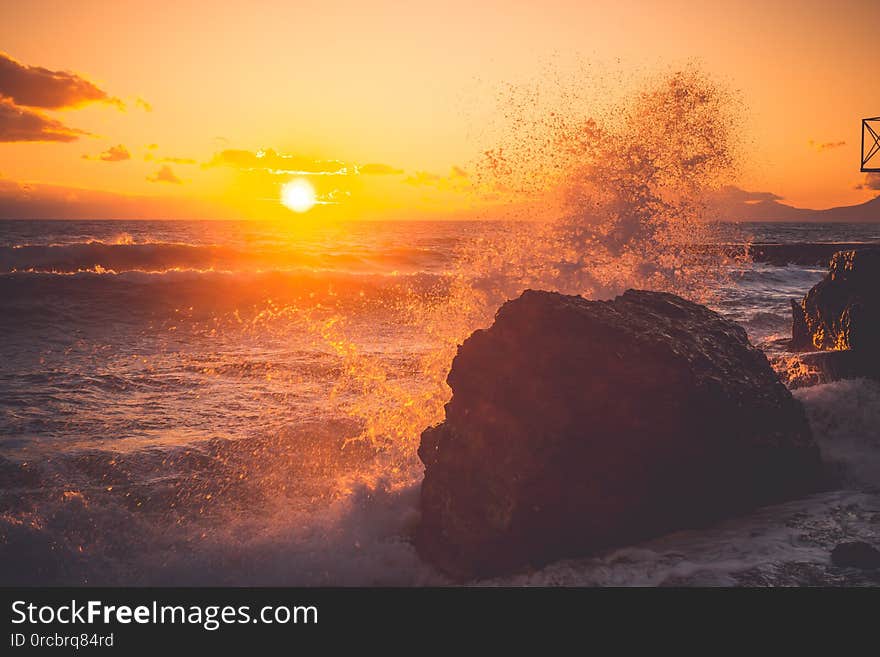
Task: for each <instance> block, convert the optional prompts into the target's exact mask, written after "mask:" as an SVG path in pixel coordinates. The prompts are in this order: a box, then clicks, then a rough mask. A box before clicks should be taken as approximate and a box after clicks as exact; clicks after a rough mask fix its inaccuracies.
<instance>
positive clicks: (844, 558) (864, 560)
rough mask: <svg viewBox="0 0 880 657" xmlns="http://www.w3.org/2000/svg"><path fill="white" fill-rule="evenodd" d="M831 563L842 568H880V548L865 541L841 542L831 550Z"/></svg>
mask: <svg viewBox="0 0 880 657" xmlns="http://www.w3.org/2000/svg"><path fill="white" fill-rule="evenodd" d="M831 563H833V564H834V565H835V566H838V567H841V568H860V569H862V570H874V569H878V568H880V550H878V549H877V548H876V547H874V546H873V545H871V544H870V543H866V542H864V541H849V542H846V543H840V544H839V545H837V546H836V547H835V548H834V549H833V550H832V551H831Z"/></svg>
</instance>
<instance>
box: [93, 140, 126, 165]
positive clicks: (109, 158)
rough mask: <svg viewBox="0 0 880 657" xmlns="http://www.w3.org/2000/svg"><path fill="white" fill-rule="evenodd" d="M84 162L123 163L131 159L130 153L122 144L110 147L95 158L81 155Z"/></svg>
mask: <svg viewBox="0 0 880 657" xmlns="http://www.w3.org/2000/svg"><path fill="white" fill-rule="evenodd" d="M83 159H84V160H101V161H102V162H123V161H124V160H130V159H131V153H129V152H128V149H127V148H126V147H125V146H123V145H122V144H118V145H116V146H111V147H110V148H108V149H107V150H106V151H104V152H103V153H101V154H100V155H98V156H96V157H90V156H88V155H83Z"/></svg>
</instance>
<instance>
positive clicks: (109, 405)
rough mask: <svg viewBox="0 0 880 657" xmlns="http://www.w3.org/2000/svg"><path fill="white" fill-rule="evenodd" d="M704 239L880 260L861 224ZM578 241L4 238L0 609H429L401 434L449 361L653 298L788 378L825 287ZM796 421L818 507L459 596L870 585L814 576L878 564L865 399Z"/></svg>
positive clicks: (824, 404)
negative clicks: (549, 307) (800, 312)
mask: <svg viewBox="0 0 880 657" xmlns="http://www.w3.org/2000/svg"><path fill="white" fill-rule="evenodd" d="M560 235H565V237H564V238H560ZM709 237H710V239H709V242H710V243H713V242H714V243H717V244H725V245H737V244H746V243H751V242H758V243H774V244H789V245H798V248H799V247H800V246H801V245H811V244H817V243H836V242H840V243H858V242H878V241H880V224H858V225H856V224H724V225H718V226H716V227H715V228H713V229H712V231H711V232H710V233H709ZM589 239H590V240H593V239H595V235H594V236H591V237H590V238H589ZM578 240H580V241H577V240H575V241H572V240H571V239H570V233H567V232H565V231H560V230H555V231H553V232H552V234H551V233H548V232H547V230H546V228H544V227H540V226H537V227H536V226H535V225H532V224H526V223H516V222H492V221H484V222H428V221H425V222H419V221H401V222H359V223H355V222H352V223H340V224H332V225H328V226H315V225H311V224H297V223H296V222H295V221H292V222H290V223H263V222H223V221H216V222H212V221H204V222H188V221H24V220H21V221H4V222H0V332H2V340H0V582H2V583H3V584H7V585H11V584H76V585H79V584H89V585H98V584H111V585H112V584H119V585H146V584H154V585H423V584H444V583H447V582H446V580H445V579H444V578H443V577H442V576H441V575H440V574H438V573H437V572H436V571H434V570H433V569H432V568H431V567H430V566H428V565H426V564H425V563H423V562H422V561H421V560H420V559H419V558H418V556H417V555H416V554H415V551H414V550H413V548H412V546H411V544H410V535H411V532H412V529H413V527H414V525H415V523H416V522H417V519H418V491H419V483H420V480H421V474H422V468H421V463H420V462H419V460H418V457H417V456H416V449H417V447H418V440H419V433H420V431H421V430H422V429H423V428H425V427H427V426H429V425H430V424H433V423H436V422H438V421H440V420H441V419H442V417H443V415H442V413H443V409H442V407H443V403H445V401H447V399H448V395H449V390H448V387H446V385H445V383H444V379H445V375H446V372H447V371H448V367H449V364H450V362H451V357H452V356H453V355H454V352H455V346H456V345H457V344H458V343H460V341H461V340H462V339H463V338H464V337H466V336H467V335H468V334H469V333H470V331H472V330H474V329H475V328H478V327H480V326H485V325H488V323H490V322H491V319H492V316H493V314H494V312H495V310H496V309H497V307H498V305H500V303H501V302H503V301H504V300H505V299H506V298H511V297H512V296H514V295H516V294H518V293H519V292H520V291H521V290H522V289H525V288H526V287H552V288H554V289H560V290H562V291H566V292H580V293H584V294H585V296H588V297H591V298H608V297H609V296H613V295H614V294H615V293H618V292H620V291H622V290H623V289H625V288H626V287H627V286H629V285H633V286H640V285H642V286H652V287H654V286H659V287H664V288H665V289H671V290H673V291H677V292H680V293H681V294H683V295H685V296H688V297H690V298H694V299H697V300H700V301H704V302H706V303H707V304H708V305H710V307H712V308H714V309H715V310H718V311H719V312H721V313H722V314H724V315H726V316H728V317H730V318H732V319H734V320H735V321H737V322H739V323H740V324H742V325H743V326H744V327H745V328H746V329H747V331H748V332H749V334H750V336H751V338H752V341H753V342H754V343H755V344H757V345H759V346H760V347H761V348H763V349H764V350H765V352H766V353H767V354H768V357H770V358H771V359H772V360H773V362H774V363H775V364H776V365H777V366H778V367H780V371H783V369H784V363H785V361H786V358H788V355H787V354H786V352H785V338H786V337H787V336H788V335H789V331H790V307H789V306H790V300H791V299H793V298H796V299H799V298H801V297H802V296H803V295H804V293H805V292H806V291H807V290H808V289H809V288H810V287H811V286H812V285H813V284H815V283H816V282H817V281H819V280H820V279H821V278H822V276H823V275H824V273H825V271H826V268H825V267H824V266H822V264H821V263H810V264H796V263H783V264H779V263H773V264H771V263H770V262H760V261H759V262H755V261H751V260H749V259H748V258H738V257H737V258H718V259H717V260H714V261H711V262H707V261H706V259H705V258H702V259H698V260H699V262H693V259H689V258H687V257H685V258H684V259H682V257H681V253H682V252H693V251H694V250H695V247H693V245H690V246H688V247H687V248H684V249H682V250H673V249H671V248H669V244H668V243H666V244H665V246H664V248H662V249H659V250H649V251H644V250H643V251H638V252H633V251H632V250H627V249H623V250H621V249H620V248H619V246H618V245H615V246H614V248H609V249H606V250H604V251H601V252H598V251H596V252H594V251H588V255H587V256H584V255H583V253H584V251H583V249H580V251H578V255H577V256H576V257H573V256H572V255H571V253H570V251H571V247H572V245H573V244H578V245H580V246H581V247H582V246H583V244H585V243H587V242H589V240H587V241H584V239H583V238H582V237H579V238H578ZM704 242H705V240H704ZM590 243H591V242H590ZM795 250H796V249H795ZM636 256H638V257H636ZM636 260H637V261H638V262H636ZM619 263H626V266H625V268H624V269H625V270H624V269H622V268H621V267H622V265H619ZM548 265H549V266H548ZM710 274H711V275H710ZM658 281H660V282H658ZM794 395H795V396H796V398H797V399H798V400H799V401H801V402H802V403H803V404H804V406H805V408H806V411H807V415H808V417H809V420H810V422H811V425H812V427H813V431H814V433H815V435H816V438H817V440H818V442H819V444H820V446H821V448H822V452H823V458H824V459H825V461H826V463H827V464H828V466H829V468H830V469H833V470H834V471H835V472H836V473H837V474H838V476H837V481H838V482H839V483H838V484H837V485H836V486H835V487H834V488H833V490H829V491H825V492H822V493H819V494H816V495H813V496H810V497H808V498H805V499H800V500H795V501H792V502H789V503H786V504H783V505H777V506H773V507H768V508H764V509H760V510H758V511H756V512H754V513H752V514H750V515H748V516H745V517H741V518H734V519H730V520H728V521H725V522H721V523H719V524H718V525H716V526H714V527H711V528H704V529H699V530H687V531H681V532H677V533H675V534H672V535H669V536H665V537H662V538H658V539H655V540H652V541H649V542H646V543H643V544H639V545H633V546H627V547H623V548H620V549H617V550H612V551H609V552H607V553H604V554H601V555H596V556H593V557H588V558H583V559H574V560H565V561H561V562H558V563H554V564H550V565H548V566H546V567H544V568H542V569H540V570H535V571H531V572H526V573H521V574H517V575H513V576H509V577H505V578H499V579H495V580H491V581H486V582H479V583H481V584H528V585H651V586H653V585H738V584H741V585H803V584H825V585H831V584H861V583H873V584H878V583H880V582H878V581H876V580H875V581H870V580H865V579H864V578H865V577H868V576H867V575H859V574H856V573H852V572H843V571H840V570H839V569H835V568H833V567H831V566H830V564H829V551H830V549H831V548H832V547H834V545H835V544H836V543H837V542H839V541H840V540H844V539H862V540H869V541H871V540H873V541H874V542H877V541H878V540H880V522H878V520H880V385H878V383H876V382H870V381H865V380H850V381H839V382H835V383H830V384H825V385H818V386H813V387H803V388H798V389H796V390H794ZM475 583H476V582H475Z"/></svg>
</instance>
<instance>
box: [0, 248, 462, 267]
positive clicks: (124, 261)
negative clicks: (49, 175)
mask: <svg viewBox="0 0 880 657" xmlns="http://www.w3.org/2000/svg"><path fill="white" fill-rule="evenodd" d="M448 258H449V255H448V254H446V253H444V252H443V251H441V250H435V249H428V248H416V247H389V248H384V249H381V250H373V249H370V248H366V247H363V248H351V249H348V250H342V249H338V248H337V249H328V250H325V251H318V250H316V249H315V248H314V247H313V248H312V249H311V250H302V249H290V248H288V249H285V248H275V249H239V248H234V247H230V246H225V245H217V244H210V245H197V244H181V243H170V242H150V243H133V242H114V243H108V242H100V241H89V242H80V243H74V244H51V245H33V244H28V245H22V246H0V273H13V272H37V273H76V272H82V271H86V272H88V271H91V272H115V273H121V272H128V271H141V272H165V271H174V270H195V271H266V270H277V271H286V270H292V269H312V270H332V271H352V272H379V271H389V272H390V271H395V270H401V269H402V270H404V271H417V270H422V269H426V270H437V269H439V268H442V267H443V265H444V264H446V263H448Z"/></svg>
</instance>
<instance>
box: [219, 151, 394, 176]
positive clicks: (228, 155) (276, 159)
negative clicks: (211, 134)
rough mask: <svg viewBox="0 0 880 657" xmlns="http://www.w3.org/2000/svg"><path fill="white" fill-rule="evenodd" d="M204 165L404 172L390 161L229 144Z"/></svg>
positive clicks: (300, 172) (309, 172) (271, 170)
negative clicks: (349, 159) (250, 148)
mask: <svg viewBox="0 0 880 657" xmlns="http://www.w3.org/2000/svg"><path fill="white" fill-rule="evenodd" d="M202 166H204V167H205V168H210V167H224V166H225V167H233V168H236V169H239V170H241V171H255V172H261V173H267V174H270V175H296V176H356V175H393V174H400V173H403V170H402V169H398V168H396V167H393V166H391V165H390V164H381V163H378V162H371V163H369V164H364V165H358V164H354V163H351V162H343V161H342V160H316V159H313V158H310V157H305V156H302V155H287V154H285V153H279V152H278V151H276V150H274V149H272V148H267V149H260V150H258V151H248V150H241V149H232V148H229V149H226V150H223V151H220V152H219V153H216V154H215V155H214V157H213V158H211V160H210V161H208V162H206V163H205V164H203V165H202Z"/></svg>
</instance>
